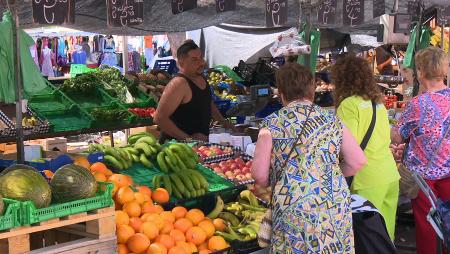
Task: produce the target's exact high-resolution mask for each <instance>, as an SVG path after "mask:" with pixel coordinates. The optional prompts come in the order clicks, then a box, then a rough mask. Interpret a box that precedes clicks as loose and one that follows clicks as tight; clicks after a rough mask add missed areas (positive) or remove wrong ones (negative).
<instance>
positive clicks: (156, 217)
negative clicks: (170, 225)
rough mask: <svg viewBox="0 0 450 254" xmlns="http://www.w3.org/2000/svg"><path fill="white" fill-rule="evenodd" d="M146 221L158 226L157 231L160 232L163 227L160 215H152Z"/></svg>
mask: <svg viewBox="0 0 450 254" xmlns="http://www.w3.org/2000/svg"><path fill="white" fill-rule="evenodd" d="M147 221H150V222H153V223H155V225H156V226H158V229H159V230H161V229H162V228H163V227H164V223H165V222H164V219H163V218H162V217H161V215H159V214H156V213H152V214H150V215H149V216H148V217H147Z"/></svg>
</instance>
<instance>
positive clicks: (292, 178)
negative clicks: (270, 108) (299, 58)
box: [252, 63, 366, 254]
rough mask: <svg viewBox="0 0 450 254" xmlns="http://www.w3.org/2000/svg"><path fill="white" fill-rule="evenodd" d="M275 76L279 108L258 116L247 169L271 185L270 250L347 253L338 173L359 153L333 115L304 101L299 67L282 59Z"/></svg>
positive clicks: (305, 76) (349, 171)
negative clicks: (259, 120)
mask: <svg viewBox="0 0 450 254" xmlns="http://www.w3.org/2000/svg"><path fill="white" fill-rule="evenodd" d="M276 82H277V86H278V90H279V92H280V95H281V99H282V102H283V105H284V107H283V108H282V109H281V110H279V111H278V112H276V113H273V114H272V115H270V116H268V117H267V118H265V119H264V121H263V123H262V126H261V130H260V133H259V137H258V142H257V143H256V150H255V157H254V162H253V168H252V174H253V177H254V179H255V180H256V182H257V183H258V184H260V185H263V186H268V185H270V186H271V187H272V190H273V195H272V200H271V202H272V207H273V212H272V221H273V226H272V239H271V253H298V254H303V253H305V254H306V253H330V254H331V253H333V254H335V253H354V249H353V230H352V218H351V207H350V192H349V190H348V186H347V183H346V181H345V177H344V176H351V175H354V174H355V173H356V172H357V171H358V170H360V169H361V168H362V167H363V166H364V165H365V164H366V158H365V156H364V153H363V151H362V150H361V148H360V147H359V144H358V143H357V142H356V140H355V139H354V138H353V136H352V135H351V134H350V132H349V131H348V130H347V129H346V128H345V127H344V126H343V124H342V123H341V122H340V121H339V119H337V118H336V117H335V116H334V114H330V113H329V112H327V111H326V110H323V109H321V108H320V107H318V106H316V105H313V104H312V102H311V101H313V98H314V90H315V86H314V84H313V79H312V75H311V73H310V71H309V70H308V69H307V68H305V67H303V66H301V65H299V64H296V63H293V64H287V65H285V66H283V67H281V68H280V70H279V71H278V72H277V74H276ZM302 128H304V130H303V131H302ZM299 135H301V136H300V139H299V141H298V142H297V143H295V141H296V140H297V137H298V136H299ZM291 149H294V150H293V152H292V154H291V155H290V157H289V158H287V157H288V154H289V153H290V151H291ZM340 154H341V155H342V156H343V157H344V160H343V162H342V163H341V165H339V155H340ZM285 161H287V162H286V163H285ZM284 164H285V165H286V166H285V167H284V168H282V167H283V165H284Z"/></svg>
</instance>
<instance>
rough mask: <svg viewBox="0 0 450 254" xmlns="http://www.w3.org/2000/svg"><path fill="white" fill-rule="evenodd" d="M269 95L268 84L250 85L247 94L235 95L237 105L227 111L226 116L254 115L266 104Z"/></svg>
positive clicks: (269, 88) (270, 91)
mask: <svg viewBox="0 0 450 254" xmlns="http://www.w3.org/2000/svg"><path fill="white" fill-rule="evenodd" d="M271 96H272V89H271V87H270V86H269V85H256V86H251V87H250V94H249V95H237V96H236V99H237V105H236V106H234V107H232V108H231V109H229V110H228V111H227V116H228V117H236V116H241V117H243V116H254V115H255V114H256V113H258V112H260V111H261V110H263V109H264V108H265V107H266V106H267V104H268V103H269V101H270V98H271Z"/></svg>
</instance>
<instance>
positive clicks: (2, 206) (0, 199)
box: [0, 196, 5, 216]
mask: <svg viewBox="0 0 450 254" xmlns="http://www.w3.org/2000/svg"><path fill="white" fill-rule="evenodd" d="M4 209H5V203H3V197H2V196H0V216H2V215H3V212H4Z"/></svg>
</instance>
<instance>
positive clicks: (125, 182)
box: [108, 174, 130, 188]
mask: <svg viewBox="0 0 450 254" xmlns="http://www.w3.org/2000/svg"><path fill="white" fill-rule="evenodd" d="M108 181H109V182H113V183H115V184H116V185H117V186H118V187H119V188H120V187H125V186H130V182H129V179H128V178H127V177H126V176H125V175H122V174H112V175H111V176H110V177H109V179H108Z"/></svg>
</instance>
